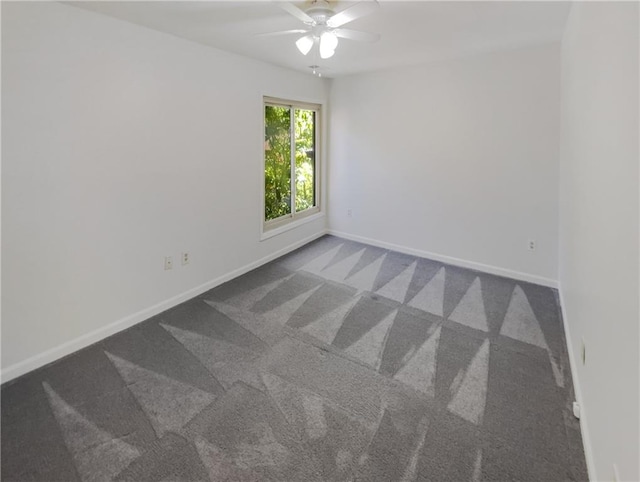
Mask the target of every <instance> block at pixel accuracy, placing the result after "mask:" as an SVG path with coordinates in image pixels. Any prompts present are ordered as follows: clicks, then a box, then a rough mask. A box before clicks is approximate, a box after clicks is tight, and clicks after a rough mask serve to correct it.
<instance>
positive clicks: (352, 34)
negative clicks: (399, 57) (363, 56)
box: [333, 28, 380, 42]
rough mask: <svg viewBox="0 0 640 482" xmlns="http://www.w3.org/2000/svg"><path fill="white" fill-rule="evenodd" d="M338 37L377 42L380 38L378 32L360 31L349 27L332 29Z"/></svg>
mask: <svg viewBox="0 0 640 482" xmlns="http://www.w3.org/2000/svg"><path fill="white" fill-rule="evenodd" d="M333 33H335V34H336V35H337V36H338V37H341V38H346V39H349V40H359V41H360V42H377V41H378V40H380V34H379V33H371V32H361V31H360V30H351V29H350V28H337V29H335V30H334V31H333Z"/></svg>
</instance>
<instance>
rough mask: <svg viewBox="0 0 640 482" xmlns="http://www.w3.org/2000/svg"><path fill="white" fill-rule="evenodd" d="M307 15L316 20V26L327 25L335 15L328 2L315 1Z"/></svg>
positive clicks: (323, 0)
mask: <svg viewBox="0 0 640 482" xmlns="http://www.w3.org/2000/svg"><path fill="white" fill-rule="evenodd" d="M305 13H306V14H307V15H309V16H310V17H311V18H312V19H313V20H314V22H315V24H316V25H325V24H326V23H327V20H329V18H331V16H332V15H333V9H332V8H331V6H330V5H329V2H327V1H326V0H314V2H313V3H312V4H311V6H310V7H309V8H308V9H307V10H306V11H305Z"/></svg>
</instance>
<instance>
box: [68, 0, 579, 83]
mask: <svg viewBox="0 0 640 482" xmlns="http://www.w3.org/2000/svg"><path fill="white" fill-rule="evenodd" d="M70 3H71V4H73V5H75V6H78V7H82V8H85V9H88V10H93V11H95V12H100V13H103V14H105V15H109V16H112V17H116V18H119V19H122V20H126V21H129V22H133V23H136V24H139V25H143V26H145V27H149V28H152V29H155V30H159V31H162V32H166V33H170V34H173V35H176V36H178V37H183V38H185V39H189V40H193V41H195V42H199V43H202V44H205V45H210V46H212V47H216V48H219V49H222V50H227V51H230V52H234V53H237V54H240V55H244V56H247V57H252V58H255V59H259V60H263V61H266V62H269V63H272V64H276V65H280V66H283V67H288V68H291V69H295V70H299V71H303V72H309V68H308V66H309V65H312V64H314V63H315V64H318V65H320V66H321V67H322V71H323V75H324V76H325V77H339V76H342V75H348V74H354V73H360V72H369V71H374V70H380V69H385V68H390V67H395V66H399V65H410V64H417V63H422V62H428V61H433V60H441V59H447V58H455V57H460V56H465V55H469V54H473V53H477V52H487V51H494V50H501V49H509V48H515V47H521V46H526V45H533V44H540V43H545V42H550V41H557V40H559V39H560V37H561V35H562V31H563V29H564V24H565V21H566V18H567V15H568V12H569V5H570V4H569V3H568V2H541V1H530V2H524V1H522V2H518V1H510V2H493V1H488V2H484V1H471V2H455V1H440V2H437V1H412V2H405V1H381V2H380V8H379V9H378V10H377V11H376V12H374V13H373V14H371V15H368V16H366V17H362V18H359V19H357V20H354V21H353V22H351V23H349V24H347V25H345V26H344V27H345V28H353V29H357V30H365V31H369V32H376V33H380V34H381V35H382V37H381V39H380V40H379V41H378V42H376V43H371V44H369V43H364V42H354V41H351V40H346V39H341V40H340V44H339V45H338V48H337V49H336V53H335V55H334V56H333V57H332V58H330V59H327V60H322V59H320V58H319V57H318V56H317V54H316V53H315V52H317V50H314V51H312V52H311V53H309V54H308V55H307V56H306V57H305V56H303V55H302V54H301V53H300V52H298V50H297V49H296V47H295V44H294V42H295V40H296V39H297V38H298V37H299V36H300V35H296V34H293V35H285V36H276V37H260V36H257V35H256V34H259V33H265V32H272V31H277V30H288V29H296V28H300V27H304V26H303V24H302V23H301V22H300V21H299V20H297V19H296V18H295V17H293V16H291V15H290V14H288V13H287V12H285V11H284V10H283V9H282V8H280V7H279V6H278V4H277V2H273V1H260V2H253V1H208V2H206V1H199V2H191V1H173V2H171V1H163V2H158V1H152V2H149V1H146V2H145V1H142V2H128V1H104V2H103V1H90V2H88V1H84V2H70ZM293 3H295V4H296V5H298V6H299V7H301V8H303V9H304V8H305V6H308V5H309V3H310V2H309V0H307V2H293ZM354 3H355V2H351V1H350V2H346V1H340V0H339V1H331V4H332V5H333V7H334V11H336V12H337V11H340V10H343V9H345V8H347V7H349V6H350V5H353V4H354Z"/></svg>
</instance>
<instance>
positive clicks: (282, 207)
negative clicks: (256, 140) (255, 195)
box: [264, 105, 291, 221]
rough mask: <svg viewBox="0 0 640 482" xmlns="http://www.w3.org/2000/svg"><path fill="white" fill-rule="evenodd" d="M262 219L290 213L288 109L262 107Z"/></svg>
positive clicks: (289, 115)
mask: <svg viewBox="0 0 640 482" xmlns="http://www.w3.org/2000/svg"><path fill="white" fill-rule="evenodd" d="M264 124H265V133H264V218H265V220H267V221H269V220H270V219H275V218H279V217H280V216H284V215H286V214H291V134H290V132H291V131H290V129H289V126H290V124H291V109H290V108H289V107H280V106H272V105H266V106H265V107H264Z"/></svg>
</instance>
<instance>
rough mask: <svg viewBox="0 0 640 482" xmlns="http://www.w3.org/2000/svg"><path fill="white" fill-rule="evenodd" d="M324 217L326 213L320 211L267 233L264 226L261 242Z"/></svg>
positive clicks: (269, 230)
mask: <svg viewBox="0 0 640 482" xmlns="http://www.w3.org/2000/svg"><path fill="white" fill-rule="evenodd" d="M323 217H324V212H322V211H320V212H317V213H314V214H311V215H309V216H305V217H303V218H299V219H296V220H294V221H291V222H290V223H287V224H285V225H283V226H278V227H277V228H273V229H268V230H266V231H265V230H264V226H263V228H262V233H261V234H260V241H264V240H266V239H269V238H273V237H274V236H277V235H279V234H282V233H286V232H287V231H291V230H292V229H295V228H297V227H299V226H302V225H303V224H307V223H310V222H311V221H315V220H317V219H321V218H323Z"/></svg>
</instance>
